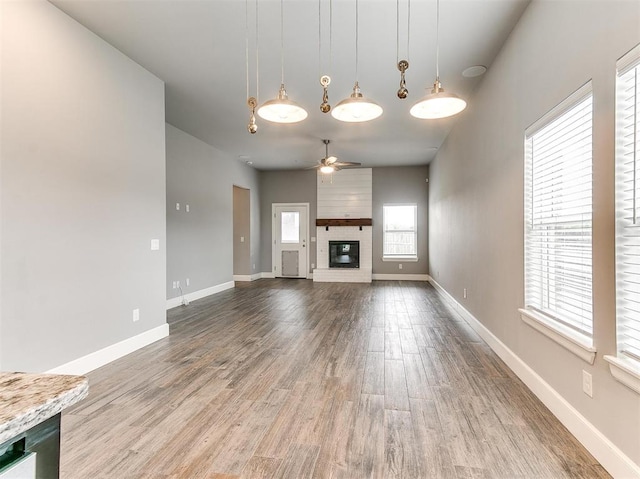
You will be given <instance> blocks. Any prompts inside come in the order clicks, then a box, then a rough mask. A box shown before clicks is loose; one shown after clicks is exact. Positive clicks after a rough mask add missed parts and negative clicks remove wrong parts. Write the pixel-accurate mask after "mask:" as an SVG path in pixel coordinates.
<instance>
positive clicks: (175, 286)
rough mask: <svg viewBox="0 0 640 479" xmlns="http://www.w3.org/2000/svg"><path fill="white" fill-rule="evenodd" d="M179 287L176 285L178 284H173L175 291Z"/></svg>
mask: <svg viewBox="0 0 640 479" xmlns="http://www.w3.org/2000/svg"><path fill="white" fill-rule="evenodd" d="M177 287H178V286H177V285H176V282H175V281H174V282H173V289H176V288H177Z"/></svg>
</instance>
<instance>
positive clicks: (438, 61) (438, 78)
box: [436, 0, 440, 82]
mask: <svg viewBox="0 0 640 479" xmlns="http://www.w3.org/2000/svg"><path fill="white" fill-rule="evenodd" d="M436 81H438V82H439V81H440V0H436Z"/></svg>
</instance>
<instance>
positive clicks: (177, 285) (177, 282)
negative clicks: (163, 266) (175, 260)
mask: <svg viewBox="0 0 640 479" xmlns="http://www.w3.org/2000/svg"><path fill="white" fill-rule="evenodd" d="M179 287H180V280H178V281H176V288H179Z"/></svg>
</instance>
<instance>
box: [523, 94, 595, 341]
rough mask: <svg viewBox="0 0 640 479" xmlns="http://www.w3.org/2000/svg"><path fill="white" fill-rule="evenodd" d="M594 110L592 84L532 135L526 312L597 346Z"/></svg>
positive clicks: (528, 157) (528, 161) (528, 159)
mask: <svg viewBox="0 0 640 479" xmlns="http://www.w3.org/2000/svg"><path fill="white" fill-rule="evenodd" d="M592 103H593V102H592V93H591V83H590V82H589V83H588V84H587V85H585V86H584V87H582V88H581V89H580V90H578V91H577V92H576V93H574V94H573V95H571V96H570V97H569V98H567V99H566V100H565V101H563V102H562V103H561V104H560V105H558V106H557V107H556V108H554V109H553V110H552V111H551V112H549V113H548V114H547V115H545V116H544V117H543V118H541V119H540V120H539V121H537V122H536V123H535V124H534V125H532V126H531V127H530V128H528V129H527V131H526V132H525V303H526V304H525V307H526V308H528V309H531V310H534V311H537V312H538V313H541V314H542V315H543V316H544V317H546V318H548V319H549V320H550V321H551V323H556V324H561V325H563V326H565V327H568V328H570V329H571V330H574V331H577V332H579V333H581V334H583V335H585V336H587V337H589V338H591V337H592V333H593V301H592V241H591V236H592V235H591V231H592V163H593V162H592V139H591V137H592V109H593V108H592Z"/></svg>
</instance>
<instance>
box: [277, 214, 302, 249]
mask: <svg viewBox="0 0 640 479" xmlns="http://www.w3.org/2000/svg"><path fill="white" fill-rule="evenodd" d="M280 227H281V229H280V233H281V237H280V240H281V241H282V242H283V243H299V242H300V213H299V212H298V211H283V212H282V224H281V225H280Z"/></svg>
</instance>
